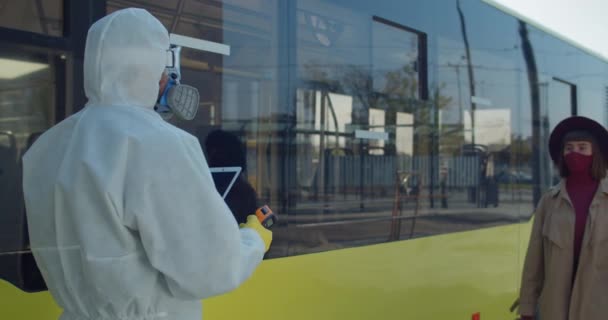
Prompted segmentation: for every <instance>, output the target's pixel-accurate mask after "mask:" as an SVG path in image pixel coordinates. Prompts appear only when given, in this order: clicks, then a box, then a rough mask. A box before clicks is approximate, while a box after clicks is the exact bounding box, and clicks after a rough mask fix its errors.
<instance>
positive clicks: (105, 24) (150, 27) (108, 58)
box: [84, 8, 169, 108]
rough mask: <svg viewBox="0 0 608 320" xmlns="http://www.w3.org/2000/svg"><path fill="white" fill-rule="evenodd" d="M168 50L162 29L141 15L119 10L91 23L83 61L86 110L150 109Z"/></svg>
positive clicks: (146, 14)
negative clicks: (100, 107)
mask: <svg viewBox="0 0 608 320" xmlns="http://www.w3.org/2000/svg"><path fill="white" fill-rule="evenodd" d="M168 49H169V34H168V32H167V29H166V28H165V27H164V26H163V25H162V24H161V23H160V22H159V21H158V20H157V19H156V18H154V17H153V16H152V15H151V14H150V13H149V12H148V11H146V10H143V9H134V8H130V9H125V10H120V11H116V12H114V13H112V14H110V15H108V16H106V17H104V18H102V19H100V20H99V21H97V22H96V23H94V24H93V25H92V26H91V28H90V29H89V33H88V36H87V42H86V47H85V55H84V89H85V94H86V96H87V98H88V99H89V101H88V104H89V105H90V104H101V105H124V106H139V107H147V108H153V107H154V104H155V102H156V100H157V98H158V82H159V80H160V77H161V74H162V72H163V70H164V68H165V65H166V58H167V50H168Z"/></svg>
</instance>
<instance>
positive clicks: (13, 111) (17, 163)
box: [0, 49, 55, 291]
mask: <svg viewBox="0 0 608 320" xmlns="http://www.w3.org/2000/svg"><path fill="white" fill-rule="evenodd" d="M52 59H54V56H51V55H46V54H31V53H28V52H22V51H21V52H18V53H16V52H15V51H13V50H10V49H9V50H6V51H4V52H3V53H2V55H1V56H0V278H2V279H4V280H6V281H9V282H11V283H13V284H14V285H15V286H17V287H19V288H21V289H24V290H28V291H30V290H35V291H37V290H42V289H44V288H46V287H45V285H44V281H43V280H42V276H41V275H40V272H39V271H38V269H37V268H36V267H35V262H34V258H33V256H32V254H31V252H30V250H29V236H28V229H27V221H26V215H25V205H24V201H23V194H22V191H21V190H22V186H21V168H22V158H23V155H24V154H25V152H26V151H27V150H28V148H29V147H30V146H31V145H32V144H33V143H34V142H35V141H36V139H37V138H38V137H39V136H40V135H41V134H42V133H43V132H44V131H45V130H46V129H48V128H49V127H50V125H51V124H53V122H54V119H55V113H54V110H55V103H54V101H55V81H54V68H53V64H51V63H50V61H52Z"/></svg>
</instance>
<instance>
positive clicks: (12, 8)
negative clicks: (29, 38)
mask: <svg viewBox="0 0 608 320" xmlns="http://www.w3.org/2000/svg"><path fill="white" fill-rule="evenodd" d="M63 5H64V4H63V1H61V0H44V1H43V0H22V1H11V2H10V3H9V2H8V1H3V2H0V27H5V28H11V29H17V30H23V31H29V32H36V33H41V34H45V35H49V36H56V37H61V36H63Z"/></svg>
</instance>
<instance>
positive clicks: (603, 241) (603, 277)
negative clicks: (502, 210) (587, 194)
mask: <svg viewBox="0 0 608 320" xmlns="http://www.w3.org/2000/svg"><path fill="white" fill-rule="evenodd" d="M574 221H575V213H574V209H573V206H572V203H571V202H570V198H569V197H568V194H567V192H566V186H565V181H562V182H561V183H560V184H559V185H558V186H556V187H554V188H553V189H551V190H549V192H547V193H546V194H545V195H544V196H543V197H542V199H541V200H540V202H539V205H538V209H537V210H536V213H535V218H534V224H533V227H532V234H531V237H530V243H529V245H528V252H527V254H526V260H525V263H524V270H523V275H522V283H521V291H520V297H519V303H520V306H519V312H520V314H522V315H534V314H535V310H536V308H537V306H538V309H539V311H540V316H541V319H542V320H600V319H602V320H604V319H608V178H606V179H603V180H602V181H601V183H600V185H599V187H598V190H597V193H596V194H595V196H594V198H593V200H592V202H591V205H590V208H589V217H588V219H587V225H586V226H585V235H584V238H583V243H582V247H581V252H580V260H579V265H578V271H577V272H576V278H575V279H574V283H573V282H572V263H573V242H574Z"/></svg>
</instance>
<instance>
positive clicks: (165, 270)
mask: <svg viewBox="0 0 608 320" xmlns="http://www.w3.org/2000/svg"><path fill="white" fill-rule="evenodd" d="M168 48H169V35H168V33H167V30H166V29H165V28H164V27H163V25H162V24H161V23H160V21H158V20H157V19H156V18H154V17H153V16H152V15H151V14H149V13H148V12H147V11H145V10H141V9H125V10H119V11H116V12H114V13H112V14H110V15H109V16H107V17H105V18H103V19H101V20H99V21H98V22H96V23H95V24H93V26H92V27H91V28H90V30H89V33H88V36H87V41H86V48H85V57H84V86H85V92H86V95H87V98H88V103H87V105H86V106H85V108H84V109H83V110H82V111H81V112H78V113H77V114H74V115H73V116H71V117H69V118H67V119H66V120H64V121H62V122H61V123H60V124H58V125H56V126H54V127H53V128H51V129H50V130H48V131H47V132H46V133H44V134H43V135H42V136H41V137H40V138H39V139H38V140H37V141H36V142H35V143H34V144H33V146H32V147H31V148H30V150H29V151H28V152H27V153H26V155H25V157H24V178H23V181H24V194H25V201H26V207H27V217H28V221H29V230H30V239H31V248H32V252H33V254H34V256H35V259H36V262H37V263H38V265H39V267H40V270H41V272H42V275H43V276H44V279H45V281H46V283H47V284H48V287H49V290H50V292H51V294H52V295H53V297H54V298H55V300H56V302H57V303H58V304H59V306H60V307H61V308H62V309H63V310H64V311H63V315H62V316H61V319H89V320H99V319H125V320H133V319H161V318H162V319H177V320H194V319H201V317H202V310H201V302H200V299H203V298H206V297H210V296H215V295H218V294H221V293H224V292H228V291H230V290H233V289H234V288H236V287H238V286H239V285H240V284H241V283H243V282H244V281H245V280H246V279H247V278H248V277H249V276H250V275H251V274H252V272H253V271H254V270H255V269H256V267H257V266H258V265H259V263H260V262H261V261H262V258H263V255H264V252H265V251H267V250H268V247H269V245H270V241H271V237H272V234H271V233H270V231H268V230H265V229H263V227H262V226H261V225H260V223H259V221H258V220H257V219H256V218H255V216H250V217H249V218H248V220H247V224H246V225H245V226H244V227H243V228H241V229H239V226H238V224H237V223H235V221H234V219H233V218H232V215H231V213H230V210H229V208H228V207H227V206H226V204H225V203H224V201H223V199H222V198H221V196H220V195H219V194H218V193H217V192H216V191H215V186H214V183H213V180H212V177H211V174H210V172H209V169H208V166H207V162H206V161H205V158H204V155H203V152H202V150H201V147H200V144H199V143H198V140H196V138H194V137H193V136H191V135H189V134H188V133H186V132H184V131H183V130H181V129H178V128H176V127H174V126H172V125H170V124H168V123H166V122H164V121H163V120H162V118H161V117H160V115H159V114H158V113H156V112H155V111H154V109H153V108H154V105H155V102H156V100H157V99H158V92H159V79H160V78H161V74H162V73H163V69H164V68H165V62H166V51H167V49H168ZM161 92H162V90H161Z"/></svg>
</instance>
